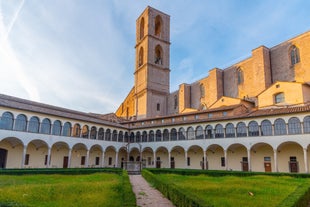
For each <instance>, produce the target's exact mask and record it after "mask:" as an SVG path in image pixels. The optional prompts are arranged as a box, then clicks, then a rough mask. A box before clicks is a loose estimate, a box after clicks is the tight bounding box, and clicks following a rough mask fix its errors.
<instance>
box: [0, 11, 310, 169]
mask: <svg viewBox="0 0 310 207" xmlns="http://www.w3.org/2000/svg"><path fill="white" fill-rule="evenodd" d="M135 54H136V55H135V68H134V69H133V75H134V85H133V87H132V89H131V90H130V91H129V93H128V95H127V97H125V99H124V101H123V102H122V103H121V104H120V106H119V107H118V109H117V111H116V112H115V113H111V114H97V113H83V112H79V111H74V110H70V109H65V108H61V107H56V106H51V105H48V104H42V103H38V102H33V101H29V100H25V99H20V98H18V97H12V96H8V95H4V94H0V168H73V167H122V168H123V167H125V166H124V164H125V163H127V162H129V161H130V162H133V161H142V163H143V166H144V167H148V168H190V169H205V170H236V171H259V172H300V173H309V162H310V151H309V149H310V146H309V144H310V31H308V32H305V33H303V34H300V35H298V36H296V37H294V38H292V39H289V40H287V41H285V42H282V43H280V44H278V45H275V46H273V47H271V48H267V47H265V46H258V47H257V48H254V49H253V50H252V51H251V56H250V57H248V58H246V59H244V60H242V61H240V62H238V63H235V64H233V65H231V66H229V67H227V68H212V69H210V70H209V74H208V76H207V77H204V78H202V79H200V80H197V81H196V82H194V83H182V84H180V85H179V88H178V90H176V91H173V92H170V70H171V69H170V16H169V15H167V14H165V13H163V12H161V11H159V10H157V9H154V8H152V7H147V8H146V9H145V10H144V11H143V12H142V14H141V15H140V16H139V17H138V19H137V20H136V44H135Z"/></svg>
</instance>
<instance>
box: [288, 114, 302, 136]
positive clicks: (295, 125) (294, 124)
mask: <svg viewBox="0 0 310 207" xmlns="http://www.w3.org/2000/svg"><path fill="white" fill-rule="evenodd" d="M288 134H301V124H300V120H299V119H298V118H297V117H292V118H290V119H289V120H288Z"/></svg>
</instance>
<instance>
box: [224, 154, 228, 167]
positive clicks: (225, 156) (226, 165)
mask: <svg viewBox="0 0 310 207" xmlns="http://www.w3.org/2000/svg"><path fill="white" fill-rule="evenodd" d="M224 158H225V168H226V170H228V159H227V150H224Z"/></svg>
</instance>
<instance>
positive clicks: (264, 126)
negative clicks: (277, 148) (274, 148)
mask: <svg viewBox="0 0 310 207" xmlns="http://www.w3.org/2000/svg"><path fill="white" fill-rule="evenodd" d="M261 130H262V132H261V133H262V134H261V135H262V136H272V125H271V122H270V121H269V120H264V121H262V123H261Z"/></svg>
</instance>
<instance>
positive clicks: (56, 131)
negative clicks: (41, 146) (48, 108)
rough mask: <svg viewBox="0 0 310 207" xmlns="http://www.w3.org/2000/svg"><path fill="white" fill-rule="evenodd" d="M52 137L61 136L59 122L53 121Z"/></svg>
mask: <svg viewBox="0 0 310 207" xmlns="http://www.w3.org/2000/svg"><path fill="white" fill-rule="evenodd" d="M52 134H53V135H58V136H59V135H60V134H61V121H59V120H55V121H54V123H53V129H52Z"/></svg>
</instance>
